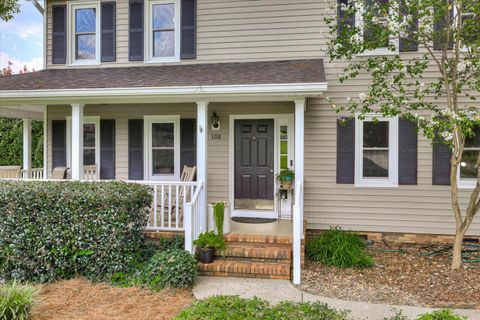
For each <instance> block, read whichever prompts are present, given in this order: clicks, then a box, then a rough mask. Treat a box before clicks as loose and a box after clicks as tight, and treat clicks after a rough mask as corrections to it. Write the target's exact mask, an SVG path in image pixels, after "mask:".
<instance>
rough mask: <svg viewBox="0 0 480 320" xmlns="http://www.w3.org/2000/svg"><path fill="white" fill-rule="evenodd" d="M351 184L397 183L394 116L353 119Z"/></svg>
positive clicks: (396, 142) (376, 185) (396, 122)
mask: <svg viewBox="0 0 480 320" xmlns="http://www.w3.org/2000/svg"><path fill="white" fill-rule="evenodd" d="M355 129H356V135H355V137H356V141H355V150H356V152H355V184H356V185H358V186H368V187H395V186H397V185H398V118H397V117H394V118H386V117H383V118H381V117H378V118H376V119H375V118H373V117H367V118H366V119H365V120H359V119H357V120H356V124H355Z"/></svg>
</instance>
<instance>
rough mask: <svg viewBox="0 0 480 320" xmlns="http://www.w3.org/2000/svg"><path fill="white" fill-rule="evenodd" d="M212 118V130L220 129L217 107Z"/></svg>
mask: <svg viewBox="0 0 480 320" xmlns="http://www.w3.org/2000/svg"><path fill="white" fill-rule="evenodd" d="M210 120H211V121H212V130H220V121H218V116H217V113H216V112H215V109H214V110H213V114H212V117H211V118H210Z"/></svg>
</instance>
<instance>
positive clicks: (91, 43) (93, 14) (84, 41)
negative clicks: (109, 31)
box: [69, 2, 100, 65]
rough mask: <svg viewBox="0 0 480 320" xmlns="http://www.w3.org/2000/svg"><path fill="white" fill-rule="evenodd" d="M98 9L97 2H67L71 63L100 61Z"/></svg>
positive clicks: (95, 62) (88, 63)
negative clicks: (69, 18)
mask: <svg viewBox="0 0 480 320" xmlns="http://www.w3.org/2000/svg"><path fill="white" fill-rule="evenodd" d="M99 12H100V10H99V6H98V3H97V2H81V3H70V4H69V13H70V14H69V16H70V17H71V22H72V23H71V25H70V26H69V31H70V32H69V34H70V36H69V40H70V43H71V45H70V46H69V48H70V49H71V51H70V53H69V61H70V64H72V65H91V64H98V63H100V32H99V25H100V23H99V21H100V19H99V17H100V13H99Z"/></svg>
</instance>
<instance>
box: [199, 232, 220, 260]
mask: <svg viewBox="0 0 480 320" xmlns="http://www.w3.org/2000/svg"><path fill="white" fill-rule="evenodd" d="M193 244H194V245H196V246H197V247H198V249H199V251H200V262H201V263H212V262H213V259H214V258H215V251H216V250H224V249H225V248H226V245H225V239H224V238H223V235H217V234H215V232H214V231H208V232H203V233H200V235H199V236H198V239H197V240H195V241H193Z"/></svg>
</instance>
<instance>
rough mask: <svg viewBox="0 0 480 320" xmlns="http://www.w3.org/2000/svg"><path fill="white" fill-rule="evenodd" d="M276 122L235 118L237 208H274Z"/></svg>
mask: <svg viewBox="0 0 480 320" xmlns="http://www.w3.org/2000/svg"><path fill="white" fill-rule="evenodd" d="M273 130H274V124H273V120H272V119H267V120H236V121H235V207H236V208H239V209H273V193H274V191H273V188H274V176H273V171H274V134H273Z"/></svg>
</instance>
